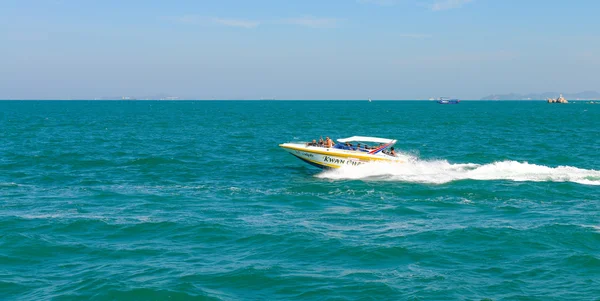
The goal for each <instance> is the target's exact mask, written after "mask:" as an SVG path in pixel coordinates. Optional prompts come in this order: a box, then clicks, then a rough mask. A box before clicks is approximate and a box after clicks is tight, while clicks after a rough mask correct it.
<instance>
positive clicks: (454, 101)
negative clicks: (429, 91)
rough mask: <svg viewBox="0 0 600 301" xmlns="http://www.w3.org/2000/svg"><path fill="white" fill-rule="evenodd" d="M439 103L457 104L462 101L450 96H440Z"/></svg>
mask: <svg viewBox="0 0 600 301" xmlns="http://www.w3.org/2000/svg"><path fill="white" fill-rule="evenodd" d="M437 103H439V104H442V105H457V104H459V103H460V100H459V99H450V98H448V97H440V98H438V101H437Z"/></svg>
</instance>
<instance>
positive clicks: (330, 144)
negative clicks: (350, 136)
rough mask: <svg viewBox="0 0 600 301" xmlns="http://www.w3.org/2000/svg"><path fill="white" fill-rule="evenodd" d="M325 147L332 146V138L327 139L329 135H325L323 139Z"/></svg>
mask: <svg viewBox="0 0 600 301" xmlns="http://www.w3.org/2000/svg"><path fill="white" fill-rule="evenodd" d="M325 147H327V148H332V147H333V140H331V139H329V137H327V139H325Z"/></svg>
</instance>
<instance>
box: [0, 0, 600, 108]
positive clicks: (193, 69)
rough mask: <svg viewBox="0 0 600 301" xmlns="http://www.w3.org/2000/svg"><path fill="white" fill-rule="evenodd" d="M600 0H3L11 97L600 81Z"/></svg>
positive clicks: (440, 88)
mask: <svg viewBox="0 0 600 301" xmlns="http://www.w3.org/2000/svg"><path fill="white" fill-rule="evenodd" d="M598 12H600V1H594V0H577V1H558V0H546V1H542V0H519V1H517V0H470V1H469V0H422V1H421V0H419V1H410V0H297V1H293V0H252V1H251V0H246V1H241V0H238V1H233V0H214V1H211V0H197V1H192V0H182V1H158V0H156V1H152V0H146V1H142V0H129V1H126V0H122V1H113V0H103V1H100V0H98V1H92V0H0V99H2V98H4V99H7V98H12V99H14V98H17V99H19V98H25V99H53V98H57V99H58V98H60V99H63V98H73V99H77V98H94V97H104V96H121V95H125V96H137V97H143V96H153V95H157V94H162V93H164V94H169V95H176V96H180V97H192V98H199V99H213V98H217V99H235V98H244V99H251V98H262V97H276V98H278V99H365V98H369V97H371V98H374V99H423V98H429V97H438V96H451V97H460V98H463V99H478V98H481V97H482V96H485V95H488V94H493V93H508V92H516V93H529V92H544V91H559V92H578V91H583V90H600V80H599V79H600V18H598V15H597V14H598Z"/></svg>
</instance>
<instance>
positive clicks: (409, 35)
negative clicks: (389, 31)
mask: <svg viewBox="0 0 600 301" xmlns="http://www.w3.org/2000/svg"><path fill="white" fill-rule="evenodd" d="M397 36H398V37H400V38H413V39H424V38H431V37H432V36H431V35H430V34H423V33H401V34H399V35H397Z"/></svg>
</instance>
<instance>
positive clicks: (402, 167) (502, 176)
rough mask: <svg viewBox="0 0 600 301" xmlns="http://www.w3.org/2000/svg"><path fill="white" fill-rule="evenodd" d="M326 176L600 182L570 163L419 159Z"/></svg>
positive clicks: (598, 173) (375, 164) (433, 181)
mask: <svg viewBox="0 0 600 301" xmlns="http://www.w3.org/2000/svg"><path fill="white" fill-rule="evenodd" d="M317 177H319V178H324V179H333V180H341V179H364V180H381V181H401V182H409V183H430V184H443V183H448V182H451V181H457V180H465V179H471V180H512V181H534V182H543V181H548V182H575V183H580V184H586V185H600V171H599V170H590V169H581V168H577V167H571V166H558V167H548V166H543V165H536V164H529V163H527V162H517V161H501V162H494V163H489V164H473V163H467V164H452V163H449V162H448V161H446V160H433V161H426V160H419V159H416V158H411V159H410V160H408V162H406V163H402V164H398V163H380V162H373V163H368V164H363V165H359V166H344V167H342V168H340V169H335V170H327V171H324V172H322V173H320V174H318V175H317Z"/></svg>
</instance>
